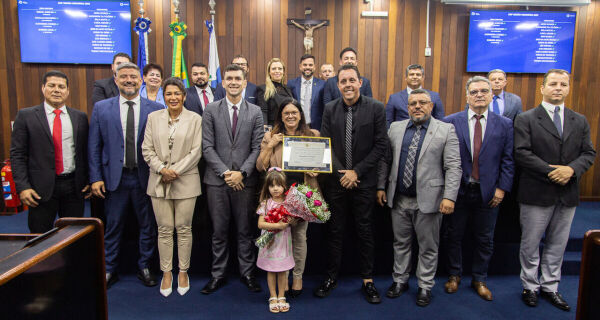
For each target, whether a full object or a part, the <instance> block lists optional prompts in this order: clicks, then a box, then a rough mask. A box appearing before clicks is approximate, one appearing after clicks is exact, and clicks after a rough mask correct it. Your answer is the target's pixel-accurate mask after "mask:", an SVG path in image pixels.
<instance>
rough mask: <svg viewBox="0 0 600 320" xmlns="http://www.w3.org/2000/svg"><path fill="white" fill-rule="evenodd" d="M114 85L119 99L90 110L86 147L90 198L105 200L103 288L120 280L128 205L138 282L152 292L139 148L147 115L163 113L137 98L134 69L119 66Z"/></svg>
mask: <svg viewBox="0 0 600 320" xmlns="http://www.w3.org/2000/svg"><path fill="white" fill-rule="evenodd" d="M116 80H117V86H118V87H119V92H120V95H119V96H117V97H113V98H110V99H106V100H102V101H100V102H98V103H96V105H94V111H93V112H92V118H91V120H90V133H89V145H88V159H89V166H90V170H89V174H90V183H91V184H92V193H93V194H94V195H95V196H96V197H99V198H102V199H105V214H106V228H105V233H104V247H105V251H106V254H105V258H106V284H107V287H110V286H111V285H112V284H114V283H115V282H116V281H117V280H118V278H117V274H116V272H117V266H118V255H119V247H120V241H121V236H122V234H123V227H124V226H125V216H126V212H127V206H128V205H131V207H132V208H133V211H134V212H135V214H136V217H137V222H138V224H139V228H140V242H139V249H140V258H139V260H138V268H139V272H138V278H139V279H140V280H141V281H142V282H143V283H144V285H146V286H155V285H156V284H157V282H156V278H155V277H154V275H152V273H151V272H150V269H149V265H150V259H151V257H152V255H153V253H154V248H155V247H156V227H155V224H154V215H153V212H152V209H151V208H152V207H151V206H150V198H149V197H148V196H147V195H146V187H147V185H148V174H149V169H148V165H147V164H146V162H144V157H143V156H142V142H143V139H144V131H145V128H146V119H147V118H148V114H149V113H151V112H153V111H156V110H160V109H163V108H164V107H163V106H162V105H161V104H158V103H156V102H153V101H150V100H148V99H145V98H142V97H140V95H139V90H140V86H141V84H142V79H141V76H140V69H139V68H138V66H137V65H135V64H133V63H130V62H127V63H123V64H121V65H119V66H118V67H117V75H116Z"/></svg>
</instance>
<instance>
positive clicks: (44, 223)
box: [27, 174, 84, 233]
mask: <svg viewBox="0 0 600 320" xmlns="http://www.w3.org/2000/svg"><path fill="white" fill-rule="evenodd" d="M38 202H39V201H38ZM83 209H84V200H83V197H81V190H75V175H74V174H71V175H69V176H66V177H62V176H56V178H55V180H54V191H53V192H52V196H51V197H50V199H49V200H48V201H44V202H39V205H38V206H37V207H35V208H34V207H29V216H28V217H27V224H28V226H29V231H31V233H44V232H46V231H48V230H50V229H52V227H53V226H54V219H55V218H56V213H57V212H58V216H59V217H60V218H63V217H83Z"/></svg>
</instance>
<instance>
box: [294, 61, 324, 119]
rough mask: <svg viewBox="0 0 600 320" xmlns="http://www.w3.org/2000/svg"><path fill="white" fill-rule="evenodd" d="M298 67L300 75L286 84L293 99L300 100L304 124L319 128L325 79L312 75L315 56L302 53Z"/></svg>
mask: <svg viewBox="0 0 600 320" xmlns="http://www.w3.org/2000/svg"><path fill="white" fill-rule="evenodd" d="M298 68H299V69H300V72H302V76H300V77H298V78H295V79H292V80H290V81H288V83H287V86H288V88H289V89H290V90H291V91H292V96H293V97H294V99H296V100H298V101H300V104H301V105H302V110H303V111H304V119H306V124H308V125H310V127H311V128H313V129H316V130H321V118H322V117H323V88H324V86H325V81H323V80H321V79H318V78H315V77H313V75H314V73H315V56H313V55H310V54H305V55H303V56H302V57H301V58H300V65H299V66H298Z"/></svg>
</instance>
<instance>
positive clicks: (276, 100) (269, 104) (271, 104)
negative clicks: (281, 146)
mask: <svg viewBox="0 0 600 320" xmlns="http://www.w3.org/2000/svg"><path fill="white" fill-rule="evenodd" d="M275 89H276V90H277V92H276V93H275V94H274V95H273V96H272V97H271V98H270V99H269V100H265V90H266V85H264V84H262V85H260V86H258V87H257V88H256V105H257V106H259V107H260V110H261V111H262V116H263V122H264V124H268V125H273V124H274V123H275V119H277V112H278V111H279V105H280V104H281V103H282V102H283V100H285V99H286V98H293V95H292V91H291V90H290V88H288V87H287V86H286V85H283V84H279V83H276V84H275Z"/></svg>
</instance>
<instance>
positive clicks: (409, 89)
mask: <svg viewBox="0 0 600 320" xmlns="http://www.w3.org/2000/svg"><path fill="white" fill-rule="evenodd" d="M419 89H423V87H419ZM413 90H417V89H411V88H410V87H406V93H408V95H409V96H410V94H411V92H413Z"/></svg>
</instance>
